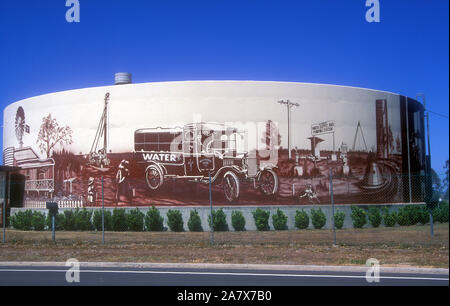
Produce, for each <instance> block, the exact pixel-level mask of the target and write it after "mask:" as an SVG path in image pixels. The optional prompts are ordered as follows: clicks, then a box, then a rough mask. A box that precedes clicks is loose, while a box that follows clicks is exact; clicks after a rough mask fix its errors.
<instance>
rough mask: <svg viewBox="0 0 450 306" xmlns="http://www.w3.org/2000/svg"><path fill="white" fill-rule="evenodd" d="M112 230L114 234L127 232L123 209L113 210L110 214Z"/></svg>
mask: <svg viewBox="0 0 450 306" xmlns="http://www.w3.org/2000/svg"><path fill="white" fill-rule="evenodd" d="M112 229H113V231H116V232H125V231H126V230H128V224H127V214H126V212H125V209H122V208H114V210H113V213H112Z"/></svg>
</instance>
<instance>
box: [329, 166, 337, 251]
mask: <svg viewBox="0 0 450 306" xmlns="http://www.w3.org/2000/svg"><path fill="white" fill-rule="evenodd" d="M330 198H331V225H332V226H333V246H335V245H336V226H335V225H334V197H333V170H332V169H331V168H330Z"/></svg>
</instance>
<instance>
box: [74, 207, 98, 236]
mask: <svg viewBox="0 0 450 306" xmlns="http://www.w3.org/2000/svg"><path fill="white" fill-rule="evenodd" d="M74 217H75V230H76V231H91V230H92V229H93V228H94V227H93V225H92V222H91V218H92V211H91V210H87V209H86V208H83V209H81V210H80V209H78V208H77V209H76V210H75V213H74Z"/></svg>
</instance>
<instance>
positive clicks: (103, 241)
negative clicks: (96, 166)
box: [102, 176, 105, 244]
mask: <svg viewBox="0 0 450 306" xmlns="http://www.w3.org/2000/svg"><path fill="white" fill-rule="evenodd" d="M102 244H105V197H104V191H103V176H102Z"/></svg>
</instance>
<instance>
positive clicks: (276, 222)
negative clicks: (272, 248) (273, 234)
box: [272, 209, 288, 231]
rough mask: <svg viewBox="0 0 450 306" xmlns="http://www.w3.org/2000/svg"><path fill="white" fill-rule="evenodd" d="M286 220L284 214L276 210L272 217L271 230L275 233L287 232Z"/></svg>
mask: <svg viewBox="0 0 450 306" xmlns="http://www.w3.org/2000/svg"><path fill="white" fill-rule="evenodd" d="M287 220H288V217H287V216H286V214H285V213H284V212H283V211H281V210H280V209H277V213H276V214H275V215H272V224H273V228H274V229H275V230H277V231H284V230H287Z"/></svg>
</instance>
